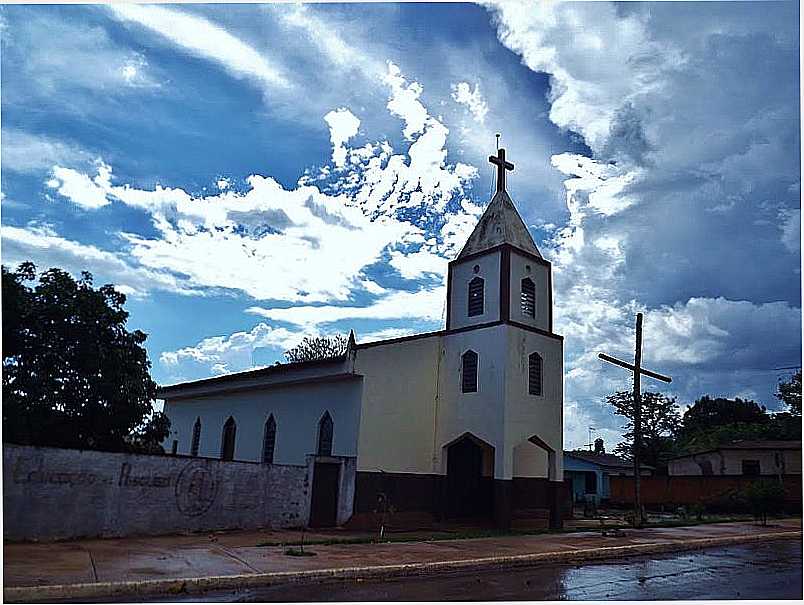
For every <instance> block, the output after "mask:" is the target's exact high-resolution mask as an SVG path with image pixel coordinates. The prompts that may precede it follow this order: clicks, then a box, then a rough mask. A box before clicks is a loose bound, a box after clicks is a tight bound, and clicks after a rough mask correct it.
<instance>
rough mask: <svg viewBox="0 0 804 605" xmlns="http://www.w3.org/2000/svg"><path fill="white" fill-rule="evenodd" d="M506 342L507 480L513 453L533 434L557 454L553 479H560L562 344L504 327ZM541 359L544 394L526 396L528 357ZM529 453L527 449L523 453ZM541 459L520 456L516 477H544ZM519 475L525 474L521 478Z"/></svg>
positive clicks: (544, 337) (544, 469)
mask: <svg viewBox="0 0 804 605" xmlns="http://www.w3.org/2000/svg"><path fill="white" fill-rule="evenodd" d="M504 329H505V330H506V340H507V343H508V349H507V350H508V359H509V361H508V368H509V370H508V377H507V378H508V379H507V381H506V397H505V401H506V410H505V415H504V418H505V438H506V442H507V444H508V445H509V447H510V449H509V452H511V457H510V459H509V460H507V461H506V468H505V472H506V473H507V476H506V478H507V477H510V476H511V473H513V472H514V468H513V467H514V460H513V450H514V448H516V447H517V446H519V445H520V444H522V443H524V442H526V441H527V440H528V439H529V438H530V437H531V436H533V435H536V436H538V437H539V439H541V440H542V441H544V442H545V443H546V444H547V445H548V446H549V447H551V448H552V449H553V450H554V451H555V452H556V456H555V458H556V476H557V478H558V479H561V477H563V461H562V458H563V456H562V452H563V450H564V436H563V407H564V405H563V404H564V354H563V342H562V341H561V340H558V339H556V338H550V337H548V336H544V335H542V334H537V333H535V332H529V331H527V330H523V329H521V328H517V327H515V326H505V327H504ZM534 352H535V353H539V355H541V357H542V371H543V381H542V385H543V386H542V389H543V391H542V392H543V395H541V396H538V395H530V394H529V393H528V356H529V355H530V354H531V353H534ZM525 451H530V450H525ZM541 461H542V459H538V460H537V459H536V458H532V457H526V458H525V457H523V458H520V459H519V460H518V461H517V473H516V474H517V476H524V477H544V476H547V475H546V470H547V469H546V467H544V466H542V465H541V464H540V462H541ZM519 473H524V474H522V475H520V474H519Z"/></svg>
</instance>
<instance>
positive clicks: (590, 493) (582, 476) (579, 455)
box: [564, 439, 653, 504]
mask: <svg viewBox="0 0 804 605" xmlns="http://www.w3.org/2000/svg"><path fill="white" fill-rule="evenodd" d="M651 474H653V467H651V466H647V465H644V464H643V465H642V475H651ZM612 476H622V477H633V476H634V465H633V463H632V462H630V461H628V460H625V459H624V458H621V457H619V456H615V455H614V454H607V453H606V452H605V450H604V448H603V440H602V439H598V440H597V441H595V450H594V451H589V450H572V451H565V452H564V478H565V479H566V480H569V481H571V482H572V499H573V501H574V502H576V503H581V502H587V501H591V502H594V503H595V504H600V503H601V502H605V501H608V499H609V497H610V491H611V486H610V477H612Z"/></svg>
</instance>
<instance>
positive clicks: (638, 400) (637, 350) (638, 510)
mask: <svg viewBox="0 0 804 605" xmlns="http://www.w3.org/2000/svg"><path fill="white" fill-rule="evenodd" d="M598 357H600V359H602V360H603V361H607V362H609V363H613V364H614V365H617V366H620V367H621V368H625V369H627V370H631V371H632V372H633V373H634V394H633V399H634V414H633V415H634V418H633V421H634V450H633V455H634V527H637V528H639V527H642V520H643V519H642V497H641V493H640V479H641V478H640V472H639V451H640V447H641V445H642V387H641V379H642V375H643V374H644V375H645V376H649V377H651V378H655V379H656V380H661V381H662V382H672V378H670V377H669V376H664V375H662V374H658V373H656V372H651V371H650V370H646V369H645V368H643V367H642V313H637V316H636V346H635V347H634V363H633V365H632V364H630V363H628V362H626V361H622V360H620V359H617V358H616V357H612V356H610V355H606V354H605V353H599V354H598Z"/></svg>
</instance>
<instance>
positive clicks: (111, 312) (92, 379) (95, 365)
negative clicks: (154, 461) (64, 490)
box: [2, 263, 169, 451]
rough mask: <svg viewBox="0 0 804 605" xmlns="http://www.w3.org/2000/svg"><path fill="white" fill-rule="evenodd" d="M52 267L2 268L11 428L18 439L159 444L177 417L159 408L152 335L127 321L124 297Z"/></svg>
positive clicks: (108, 445)
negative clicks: (40, 269) (148, 344)
mask: <svg viewBox="0 0 804 605" xmlns="http://www.w3.org/2000/svg"><path fill="white" fill-rule="evenodd" d="M81 275H82V277H81V279H79V280H77V281H76V280H75V279H74V278H73V277H72V276H71V275H70V274H69V273H66V272H65V271H62V270H60V269H55V268H54V269H49V270H48V271H45V272H43V273H42V274H41V275H40V276H39V281H38V283H37V284H35V285H34V287H29V286H28V285H26V283H25V282H29V281H34V280H35V279H36V267H35V266H34V265H33V264H32V263H23V264H22V265H20V266H19V268H18V269H17V270H16V271H10V270H8V269H7V268H6V267H5V266H3V267H2V294H3V319H2V322H3V383H2V384H3V432H4V439H5V440H6V441H9V442H12V443H19V444H30V445H50V446H56V447H76V448H86V449H98V450H106V451H128V450H132V449H137V448H138V446H139V445H140V444H145V443H147V444H149V445H148V449H150V450H151V451H153V449H154V446H155V444H158V443H159V442H161V441H162V440H164V439H165V438H166V437H167V435H168V432H169V421H168V420H167V417H166V416H164V414H162V413H158V412H154V411H153V408H152V402H153V400H154V398H155V396H156V388H157V387H156V383H154V381H153V380H152V379H151V377H150V374H149V369H150V367H151V364H150V362H149V361H148V355H147V353H146V351H145V349H144V347H143V346H142V344H143V343H144V342H145V339H146V338H147V336H146V335H145V334H144V333H143V332H140V331H139V330H135V331H133V332H129V331H128V330H127V329H126V321H127V319H128V312H127V311H125V309H124V308H123V306H124V304H125V301H126V297H125V295H124V294H122V293H120V292H118V291H116V290H115V289H114V287H113V286H112V285H105V286H101V287H100V288H98V289H95V288H93V284H92V275H91V274H90V273H87V272H84V273H82V274H81Z"/></svg>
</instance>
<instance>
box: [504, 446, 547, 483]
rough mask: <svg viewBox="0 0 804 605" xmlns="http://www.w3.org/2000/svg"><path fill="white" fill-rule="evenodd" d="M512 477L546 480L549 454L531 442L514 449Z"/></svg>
mask: <svg viewBox="0 0 804 605" xmlns="http://www.w3.org/2000/svg"><path fill="white" fill-rule="evenodd" d="M512 475H513V476H514V477H530V478H542V479H546V478H547V476H548V473H547V452H546V451H544V449H543V448H541V447H539V446H538V445H535V444H533V443H531V442H530V441H522V442H521V443H520V444H519V445H517V446H515V447H514V455H513V470H512Z"/></svg>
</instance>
